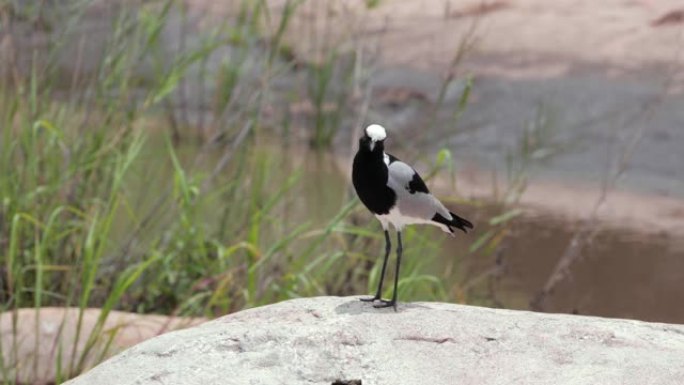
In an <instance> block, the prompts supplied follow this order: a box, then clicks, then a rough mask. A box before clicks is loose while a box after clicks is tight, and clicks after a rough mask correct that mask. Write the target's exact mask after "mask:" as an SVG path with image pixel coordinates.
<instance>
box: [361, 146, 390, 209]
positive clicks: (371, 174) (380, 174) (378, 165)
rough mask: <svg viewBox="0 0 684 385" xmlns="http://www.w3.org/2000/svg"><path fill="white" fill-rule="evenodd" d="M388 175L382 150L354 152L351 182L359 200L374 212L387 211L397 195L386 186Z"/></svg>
mask: <svg viewBox="0 0 684 385" xmlns="http://www.w3.org/2000/svg"><path fill="white" fill-rule="evenodd" d="M388 175H389V173H388V170H387V166H386V165H385V163H384V161H383V154H382V152H379V154H378V153H377V152H370V151H359V152H357V153H356V156H355V157H354V165H353V168H352V183H353V184H354V188H355V189H356V194H358V196H359V199H361V202H363V204H364V205H365V206H366V207H367V208H368V210H370V211H371V212H373V213H374V214H387V213H389V211H390V209H391V208H392V207H394V204H395V203H396V201H397V195H396V194H395V193H394V191H392V189H390V188H389V187H387V178H388Z"/></svg>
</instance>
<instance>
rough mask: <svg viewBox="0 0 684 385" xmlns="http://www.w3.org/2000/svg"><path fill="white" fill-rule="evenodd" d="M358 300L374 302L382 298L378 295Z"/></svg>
mask: <svg viewBox="0 0 684 385" xmlns="http://www.w3.org/2000/svg"><path fill="white" fill-rule="evenodd" d="M359 300H361V301H362V302H375V301H377V300H380V301H382V299H381V298H380V297H378V296H375V297H369V298H359Z"/></svg>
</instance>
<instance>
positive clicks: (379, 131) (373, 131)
mask: <svg viewBox="0 0 684 385" xmlns="http://www.w3.org/2000/svg"><path fill="white" fill-rule="evenodd" d="M366 135H368V137H369V138H371V140H373V141H374V142H377V141H380V140H385V138H387V131H385V127H383V126H381V125H379V124H371V125H370V126H368V127H366Z"/></svg>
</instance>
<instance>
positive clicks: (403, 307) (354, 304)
mask: <svg viewBox="0 0 684 385" xmlns="http://www.w3.org/2000/svg"><path fill="white" fill-rule="evenodd" d="M413 309H429V307H427V306H423V305H418V304H414V303H399V305H397V310H396V311H395V310H394V308H391V307H385V308H376V307H373V304H372V303H370V302H363V301H361V300H359V297H354V298H352V299H350V300H349V301H347V302H345V303H343V304H341V305H339V306H337V307H336V308H335V313H337V314H354V315H355V314H364V313H377V314H396V313H404V312H407V311H411V310H413Z"/></svg>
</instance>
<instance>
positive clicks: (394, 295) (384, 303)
mask: <svg viewBox="0 0 684 385" xmlns="http://www.w3.org/2000/svg"><path fill="white" fill-rule="evenodd" d="M403 251H404V248H403V247H402V245H401V230H399V231H397V271H396V274H395V275H394V292H393V293H392V300H390V301H382V302H381V303H379V304H375V305H373V306H374V307H378V308H380V307H390V306H392V307H393V308H394V311H397V286H399V266H400V265H401V253H402V252H403Z"/></svg>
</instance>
